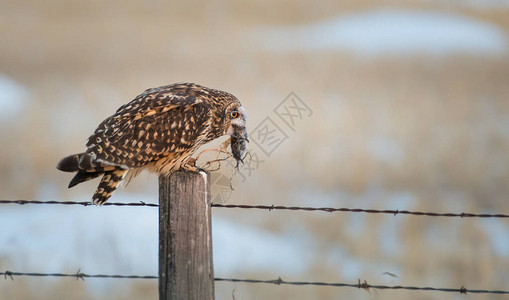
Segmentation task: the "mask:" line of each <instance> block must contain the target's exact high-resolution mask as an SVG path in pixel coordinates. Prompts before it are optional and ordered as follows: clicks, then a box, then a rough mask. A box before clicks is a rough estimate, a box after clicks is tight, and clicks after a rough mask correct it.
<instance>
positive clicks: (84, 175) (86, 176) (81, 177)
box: [68, 171, 104, 188]
mask: <svg viewBox="0 0 509 300" xmlns="http://www.w3.org/2000/svg"><path fill="white" fill-rule="evenodd" d="M103 174H104V172H85V171H79V172H78V173H76V175H74V177H73V178H72V179H71V182H69V186H68V188H72V187H73V186H75V185H77V184H80V183H82V182H85V181H88V180H90V179H94V178H96V177H99V176H101V175H103Z"/></svg>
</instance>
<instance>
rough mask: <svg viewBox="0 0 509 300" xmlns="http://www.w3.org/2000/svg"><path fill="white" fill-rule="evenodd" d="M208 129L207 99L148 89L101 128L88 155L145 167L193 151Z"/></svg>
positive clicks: (92, 138)
mask: <svg viewBox="0 0 509 300" xmlns="http://www.w3.org/2000/svg"><path fill="white" fill-rule="evenodd" d="M207 126H210V106H209V104H208V103H207V101H205V100H204V99H201V98H196V97H184V96H181V95H174V94H171V93H167V92H166V93H162V92H161V91H158V92H150V90H147V91H146V92H145V93H143V94H141V95H139V96H138V97H137V98H136V99H134V100H133V101H131V102H130V103H128V104H126V105H124V106H122V107H120V108H119V109H118V110H117V112H116V113H115V114H114V115H113V116H111V117H109V118H108V119H106V120H104V121H103V122H102V123H101V124H100V125H99V127H98V128H97V129H96V130H95V132H94V134H93V135H92V136H90V138H89V140H88V142H87V151H86V152H87V153H89V154H91V155H92V156H95V161H96V162H98V163H101V164H105V165H114V166H120V167H122V168H136V167H141V166H144V165H147V164H149V163H151V162H154V161H157V160H159V159H161V158H163V157H164V156H166V155H168V154H170V153H178V152H186V151H189V150H190V149H192V148H193V147H195V146H196V144H197V143H198V142H200V141H201V140H202V134H203V132H204V130H205V128H206V127H207Z"/></svg>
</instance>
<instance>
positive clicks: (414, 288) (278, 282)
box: [0, 270, 509, 294]
mask: <svg viewBox="0 0 509 300" xmlns="http://www.w3.org/2000/svg"><path fill="white" fill-rule="evenodd" d="M2 275H3V276H4V278H5V279H8V278H10V279H11V280H14V276H34V277H72V278H76V280H78V279H81V280H83V281H84V280H85V278H116V279H158V278H159V277H158V276H151V275H106V274H86V273H82V272H81V270H78V272H76V273H75V274H65V273H25V272H11V271H5V272H0V276H2ZM214 281H216V282H240V283H262V284H274V285H300V286H305V285H310V286H330V287H351V288H358V289H364V290H367V291H369V290H371V289H375V290H377V289H379V290H411V291H434V292H449V293H460V294H467V293H472V294H509V291H506V290H479V289H467V288H466V287H464V286H462V287H460V288H437V287H427V286H426V287H418V286H401V285H396V286H388V285H372V284H369V283H367V282H366V281H365V280H364V281H361V280H360V279H359V280H358V282H357V283H341V282H336V283H331V282H320V281H310V282H308V281H285V280H283V279H281V277H278V278H277V279H270V280H260V279H241V278H218V277H216V278H214Z"/></svg>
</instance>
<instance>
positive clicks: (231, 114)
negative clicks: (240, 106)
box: [230, 111, 239, 119]
mask: <svg viewBox="0 0 509 300" xmlns="http://www.w3.org/2000/svg"><path fill="white" fill-rule="evenodd" d="M238 116H239V112H238V111H232V112H231V113H230V117H232V119H235V118H237V117H238Z"/></svg>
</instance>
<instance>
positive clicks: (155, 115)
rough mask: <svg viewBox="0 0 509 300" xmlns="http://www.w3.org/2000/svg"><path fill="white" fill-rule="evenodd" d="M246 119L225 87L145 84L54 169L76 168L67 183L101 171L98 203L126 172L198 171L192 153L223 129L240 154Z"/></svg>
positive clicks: (95, 200) (236, 154) (95, 198)
mask: <svg viewBox="0 0 509 300" xmlns="http://www.w3.org/2000/svg"><path fill="white" fill-rule="evenodd" d="M246 120H247V115H246V111H245V109H244V107H242V104H241V103H240V101H239V100H238V99H237V98H235V96H233V95H231V94H229V93H227V92H223V91H219V90H214V89H210V88H206V87H204V86H200V85H197V84H193V83H178V84H172V85H167V86H161V87H157V88H152V89H148V90H146V91H145V92H143V93H142V94H140V95H139V96H137V97H136V98H135V99H134V100H132V101H131V102H129V103H127V104H125V105H123V106H121V107H120V108H119V109H118V110H117V111H116V112H115V114H113V115H112V116H110V117H109V118H107V119H106V120H104V121H103V122H102V123H101V124H99V127H97V129H96V130H95V132H94V133H93V134H92V135H91V136H90V137H89V138H88V141H87V143H86V148H87V149H86V150H85V152H84V153H79V154H74V155H70V156H67V157H65V158H63V159H62V160H61V161H60V162H59V163H58V165H57V169H59V170H62V171H65V172H77V174H76V175H75V176H74V178H72V180H71V182H70V183H69V187H73V186H75V185H77V184H79V183H81V182H84V181H87V180H90V179H93V178H96V177H99V176H102V179H101V182H100V183H99V186H98V187H97V190H96V191H95V193H94V196H93V197H92V202H93V203H94V204H103V203H104V202H105V201H106V200H108V199H109V198H110V197H111V195H112V194H113V192H114V191H115V190H116V188H117V186H118V184H119V183H120V182H121V181H122V180H123V179H124V177H125V175H126V174H127V173H128V172H133V173H134V175H135V174H136V173H137V172H138V171H139V170H141V169H148V170H149V171H151V172H156V173H158V174H166V173H169V172H171V171H173V170H178V169H181V168H182V169H185V170H188V171H198V168H197V167H196V166H195V165H194V163H195V161H194V159H193V158H192V157H191V156H192V155H193V153H194V152H195V151H196V150H197V149H198V148H199V147H200V146H202V145H203V144H205V143H207V142H210V141H212V140H214V139H216V138H218V137H221V136H223V135H229V136H230V140H231V147H232V154H233V156H234V158H235V159H237V161H239V160H242V157H243V156H244V154H245V151H246V148H247V147H246V143H247V138H248V136H247V132H246Z"/></svg>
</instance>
